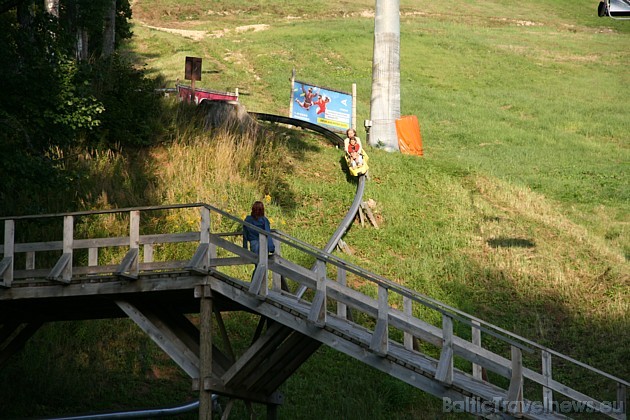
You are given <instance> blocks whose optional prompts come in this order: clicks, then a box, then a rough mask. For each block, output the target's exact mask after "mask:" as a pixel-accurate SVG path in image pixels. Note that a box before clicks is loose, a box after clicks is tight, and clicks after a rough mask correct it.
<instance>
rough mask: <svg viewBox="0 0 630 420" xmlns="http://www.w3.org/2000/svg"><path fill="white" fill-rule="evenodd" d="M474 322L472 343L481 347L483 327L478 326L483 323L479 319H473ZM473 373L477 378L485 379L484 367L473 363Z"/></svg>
mask: <svg viewBox="0 0 630 420" xmlns="http://www.w3.org/2000/svg"><path fill="white" fill-rule="evenodd" d="M472 324H473V325H472V327H471V328H472V343H473V345H475V346H479V347H481V329H480V328H477V327H480V326H481V324H480V323H479V321H475V320H472ZM472 375H473V378H475V379H479V380H483V368H482V367H481V366H480V365H478V364H476V363H473V364H472Z"/></svg>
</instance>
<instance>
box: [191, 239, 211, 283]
mask: <svg viewBox="0 0 630 420" xmlns="http://www.w3.org/2000/svg"><path fill="white" fill-rule="evenodd" d="M209 247H210V244H209V243H208V242H205V243H204V242H200V243H199V245H198V246H197V250H196V251H195V254H194V255H193V257H192V258H191V259H190V264H189V266H188V267H187V269H188V270H190V271H191V272H193V273H196V274H200V275H207V274H208V268H210V267H209V265H208V264H209V257H208V251H209Z"/></svg>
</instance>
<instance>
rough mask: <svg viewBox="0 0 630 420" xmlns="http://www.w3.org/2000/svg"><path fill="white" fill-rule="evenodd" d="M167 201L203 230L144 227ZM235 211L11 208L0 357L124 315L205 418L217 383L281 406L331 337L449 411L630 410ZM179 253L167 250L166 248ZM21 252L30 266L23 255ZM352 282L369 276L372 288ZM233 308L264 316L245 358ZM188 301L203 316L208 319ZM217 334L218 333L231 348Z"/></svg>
mask: <svg viewBox="0 0 630 420" xmlns="http://www.w3.org/2000/svg"><path fill="white" fill-rule="evenodd" d="M167 211H168V212H178V211H181V212H195V213H197V214H198V215H199V216H200V220H201V221H200V225H199V230H198V231H192V232H179V233H159V232H151V233H150V234H146V233H145V234H140V231H141V229H140V227H141V219H142V217H147V215H150V214H151V213H152V212H153V214H155V212H157V214H163V213H164V212H167ZM111 213H116V216H117V217H121V216H123V215H124V216H126V217H128V220H129V234H128V236H123V237H115V238H112V237H107V238H94V237H89V238H85V237H83V238H80V239H78V238H76V237H75V236H76V234H75V232H74V226H75V223H76V221H77V220H78V219H82V218H90V217H93V218H94V217H102V216H103V215H107V214H111ZM141 216H142V217H141ZM42 219H47V220H48V221H49V222H52V223H58V225H59V231H60V232H61V237H60V238H55V240H50V241H30V242H29V241H22V242H17V241H16V240H15V237H16V236H17V235H16V227H19V226H20V225H21V224H28V223H29V221H33V220H42ZM226 220H227V221H229V222H230V223H232V224H234V223H236V224H242V223H243V222H242V221H241V220H240V219H238V218H235V217H233V216H232V215H230V214H228V213H226V212H223V211H222V210H219V209H217V208H214V207H212V206H209V205H206V204H201V203H197V204H190V205H178V206H159V207H143V208H135V209H122V210H107V211H100V212H99V211H95V212H78V213H68V214H61V215H43V216H24V217H15V218H5V219H4V244H3V245H2V247H0V250H1V251H2V253H3V256H4V257H3V259H2V260H1V262H0V276H1V277H0V278H1V279H2V281H1V283H0V313H1V314H2V319H0V367H1V366H2V365H3V364H4V363H7V362H8V360H9V357H10V356H11V355H12V354H14V353H15V352H16V351H18V350H19V349H20V348H21V346H22V345H23V344H24V343H25V342H26V340H28V338H29V337H30V336H32V334H34V333H35V332H36V331H37V329H38V328H39V326H41V325H42V324H43V323H45V322H53V321H59V320H67V319H96V318H115V317H128V318H130V319H132V320H133V321H134V322H135V323H136V324H137V325H138V326H139V327H140V328H141V329H142V330H143V331H144V332H145V333H147V334H148V335H149V336H150V337H151V338H152V339H153V340H154V341H155V342H156V343H157V344H158V345H159V346H160V348H162V349H163V350H164V351H165V352H166V353H167V354H169V356H170V357H171V358H172V359H173V360H174V361H175V362H176V363H177V364H178V365H179V366H180V367H181V368H182V369H183V370H184V371H185V372H186V373H187V374H188V375H189V376H190V377H191V378H192V382H193V386H194V387H196V388H197V389H199V393H200V405H199V413H200V418H209V417H207V415H208V414H207V413H208V412H211V398H210V397H211V395H212V394H219V395H226V396H228V397H230V398H235V399H243V400H245V401H248V402H250V403H251V402H254V403H262V404H266V405H267V407H268V414H269V417H275V415H276V413H277V408H278V406H280V405H281V404H282V401H283V396H282V395H281V394H280V393H279V392H278V388H279V387H280V386H281V385H282V384H283V383H284V382H285V381H286V379H288V378H289V377H290V376H291V375H292V374H293V373H294V372H295V371H296V370H297V369H298V368H299V367H300V366H301V365H302V363H303V362H304V361H306V360H307V359H308V358H309V357H310V356H311V355H312V354H313V353H314V352H315V351H316V350H317V349H318V348H319V346H321V345H322V344H323V345H326V346H329V347H331V348H333V349H336V350H338V351H340V352H342V353H344V354H347V355H349V356H351V357H353V358H355V359H356V360H358V361H361V362H363V363H366V364H368V365H369V366H372V367H374V368H376V369H379V370H381V371H383V372H385V373H387V374H389V375H391V376H392V377H395V378H397V379H399V380H401V381H404V382H405V383H407V384H410V385H412V386H414V387H416V388H418V389H420V390H422V391H425V392H428V393H430V394H431V395H434V396H435V397H438V398H442V401H443V407H444V409H445V411H454V412H459V411H465V412H469V413H472V414H475V415H479V416H483V417H487V418H511V417H520V418H532V419H550V418H567V417H570V416H571V415H573V413H575V412H587V413H588V412H593V413H600V414H603V415H605V416H608V417H610V418H614V419H626V418H627V411H626V389H627V386H628V381H626V380H624V379H621V378H617V377H615V376H613V375H610V374H608V373H605V372H602V371H600V370H598V369H595V368H593V367H591V366H588V365H586V364H584V363H581V362H579V361H577V360H574V359H572V358H570V357H568V356H566V355H563V354H561V353H559V352H556V351H553V350H552V349H549V348H546V347H544V346H541V345H539V344H537V343H535V342H533V341H530V340H527V339H525V338H523V337H519V336H517V335H515V334H512V333H510V332H509V331H505V330H503V329H501V328H499V327H497V326H495V325H492V324H490V323H487V322H485V321H483V320H481V319H478V318H476V317H474V316H471V315H469V314H466V313H464V312H462V311H459V310H457V309H456V308H453V307H450V306H448V305H445V304H443V303H441V302H439V301H436V300H434V299H431V298H429V297H427V296H424V295H421V294H419V293H417V292H415V291H413V290H410V289H407V288H404V287H402V286H400V285H398V284H397V283H394V282H392V281H390V280H388V279H386V278H383V277H381V276H379V275H376V274H374V273H370V272H368V271H366V270H363V269H362V268H361V267H358V266H355V265H353V264H350V263H348V262H346V261H344V260H342V259H340V258H338V257H336V256H334V255H332V254H329V253H326V252H322V251H320V250H318V249H316V248H314V247H312V246H311V245H309V244H306V243H304V242H302V241H300V240H298V239H296V238H293V237H290V236H288V235H286V234H284V233H282V232H274V233H272V234H271V236H272V239H273V241H274V242H275V244H276V253H275V254H273V255H268V253H267V250H266V249H265V248H266V244H267V241H266V240H265V238H264V236H266V235H267V233H265V232H263V231H259V234H260V235H261V241H260V244H261V250H260V253H259V254H254V253H252V252H250V251H248V250H246V249H244V248H242V247H241V246H240V243H241V239H240V236H239V235H238V234H234V233H221V232H219V230H220V227H221V223H224V222H225V221H226ZM213 226H216V227H215V228H214V229H212V227H213ZM248 227H251V226H248ZM251 228H252V229H256V228H255V227H251ZM158 244H168V246H170V247H181V249H187V250H189V251H188V252H189V254H190V255H189V258H188V259H185V260H177V261H175V260H170V259H168V258H163V257H162V256H161V255H160V252H159V251H157V250H156V247H157V245H158ZM191 244H192V247H191ZM263 244H264V245H263ZM112 247H117V248H120V249H121V250H122V251H121V252H120V259H119V261H120V262H119V263H118V264H105V263H104V262H103V261H101V259H102V258H99V255H100V253H101V251H102V249H103V248H110V249H111V248H112ZM141 251H142V252H141ZM50 252H56V253H57V255H58V257H57V258H56V260H55V261H54V262H53V263H49V264H48V265H49V266H44V267H40V265H42V264H40V263H39V261H40V259H36V256H37V255H38V254H43V253H50ZM183 252H184V251H182V252H180V253H179V254H178V253H176V252H173V250H172V249H171V252H169V253H168V255H181V254H182V253H183ZM80 253H84V254H86V255H87V259H86V260H87V264H86V265H80V264H78V263H77V261H78V260H79V258H77V255H83V254H80ZM165 255H166V254H165ZM16 261H20V263H21V264H22V263H24V267H23V268H22V267H19V268H17V267H15V265H16ZM36 261H38V263H37V264H36ZM296 261H307V262H308V264H304V263H302V264H300V263H297V262H296ZM313 261H314V262H315V264H312V263H313ZM252 264H255V266H256V269H255V270H254V272H253V274H252V270H251V267H252ZM305 265H306V266H309V267H311V268H307V267H305ZM241 266H246V268H239V267H241ZM349 278H350V279H352V281H351V282H350V281H348V279H349ZM353 284H362V285H363V287H362V289H361V290H362V291H360V290H357V289H355V288H354V287H352V285H353ZM366 285H368V286H367V287H366ZM304 288H305V289H306V290H307V292H306V293H304V294H300V297H298V296H296V294H295V293H294V291H296V290H300V289H304ZM365 291H366V292H367V294H366V293H364V292H365ZM227 311H247V312H250V313H252V314H255V315H257V316H260V322H259V327H258V328H257V330H256V333H255V335H254V337H253V340H252V342H251V345H250V346H249V347H248V348H247V350H246V351H245V352H244V353H243V354H241V355H240V356H239V357H236V356H235V354H234V351H233V350H232V348H231V344H230V334H229V331H228V330H227V329H226V328H225V325H224V322H223V317H222V314H223V313H225V312H227ZM191 313H194V314H197V313H198V314H199V324H198V325H196V324H194V323H193V322H192V321H191V320H190V318H189V317H188V316H187V315H188V314H191ZM436 319H439V320H440V322H438V323H435V322H431V320H436ZM215 337H221V340H220V341H221V342H222V343H223V345H222V346H221V348H219V346H218V345H217V343H215V341H216V340H215ZM482 338H483V340H482ZM487 343H492V348H493V349H494V351H491V350H490V349H489V348H488V345H487ZM498 349H500V350H498ZM552 361H554V362H555V361H557V362H558V363H561V364H562V366H563V367H566V366H569V367H570V368H571V369H572V370H574V371H580V372H581V371H583V372H585V373H586V374H588V375H591V376H594V377H596V378H597V380H598V383H601V384H603V385H602V388H603V389H607V390H608V391H610V390H613V391H612V392H613V394H612V397H611V394H610V392H606V393H605V395H604V396H603V397H600V398H592V397H590V396H588V395H585V394H583V393H582V392H580V391H579V390H576V389H573V388H572V387H571V386H570V385H569V384H566V383H563V382H561V381H560V380H558V379H557V378H556V377H554V376H553V375H552ZM613 399H614V402H613V401H611V400H613ZM608 401H610V402H608ZM229 408H230V407H229V404H228V407H227V408H226V410H225V412H224V417H225V418H227V416H229Z"/></svg>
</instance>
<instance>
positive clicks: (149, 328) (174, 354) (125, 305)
mask: <svg viewBox="0 0 630 420" xmlns="http://www.w3.org/2000/svg"><path fill="white" fill-rule="evenodd" d="M116 304H117V305H118V307H119V308H120V309H122V310H123V312H124V313H125V314H127V316H128V317H129V318H130V319H131V320H132V321H134V322H135V323H136V325H138V326H139V327H140V328H141V329H142V330H143V331H144V332H145V333H146V334H147V335H148V336H149V337H150V338H151V339H152V340H153V341H154V342H155V343H156V344H157V345H158V346H159V347H160V348H161V349H162V350H163V351H164V352H165V353H166V354H168V355H169V356H170V357H171V359H173V361H174V362H175V363H177V364H178V365H179V367H181V368H182V369H183V370H184V372H186V373H187V374H188V375H189V376H190V377H191V378H198V377H199V356H197V355H196V354H195V353H194V352H193V351H191V350H190V349H189V348H188V346H186V344H185V343H184V342H182V340H181V339H180V338H179V337H178V336H177V334H176V333H174V332H173V331H172V329H171V328H169V327H168V326H167V325H165V323H164V322H162V321H161V320H160V319H159V317H157V316H156V315H155V314H153V313H151V311H142V310H141V309H140V308H138V307H136V306H135V305H133V304H131V303H129V302H127V301H123V300H117V301H116Z"/></svg>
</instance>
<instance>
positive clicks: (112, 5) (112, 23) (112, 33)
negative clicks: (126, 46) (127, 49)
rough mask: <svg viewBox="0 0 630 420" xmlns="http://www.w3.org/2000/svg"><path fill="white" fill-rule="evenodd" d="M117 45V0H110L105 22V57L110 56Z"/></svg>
mask: <svg viewBox="0 0 630 420" xmlns="http://www.w3.org/2000/svg"><path fill="white" fill-rule="evenodd" d="M115 45H116V0H110V2H109V7H108V8H107V10H106V11H105V21H104V24H103V51H102V56H103V57H105V58H106V57H109V56H111V55H112V53H113V52H114V47H115Z"/></svg>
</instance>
